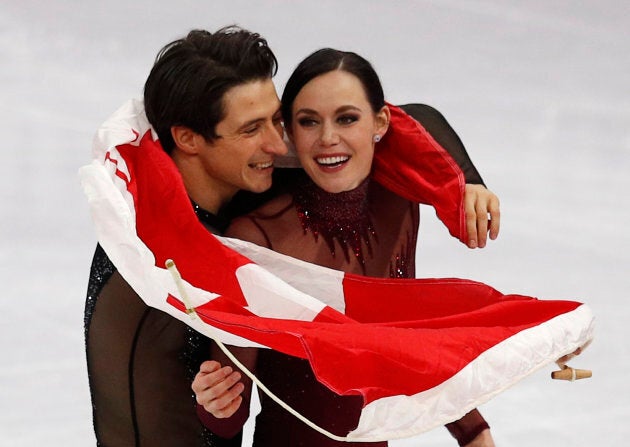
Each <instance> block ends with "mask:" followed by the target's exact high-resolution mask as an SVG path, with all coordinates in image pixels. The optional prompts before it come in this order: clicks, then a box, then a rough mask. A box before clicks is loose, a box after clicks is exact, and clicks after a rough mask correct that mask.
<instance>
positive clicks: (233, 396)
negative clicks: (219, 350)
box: [191, 360, 245, 418]
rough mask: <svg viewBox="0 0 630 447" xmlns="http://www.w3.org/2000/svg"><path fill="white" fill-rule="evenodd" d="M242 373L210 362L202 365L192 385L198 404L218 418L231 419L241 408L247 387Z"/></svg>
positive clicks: (212, 361)
mask: <svg viewBox="0 0 630 447" xmlns="http://www.w3.org/2000/svg"><path fill="white" fill-rule="evenodd" d="M240 380H241V373H240V372H238V371H234V370H233V369H232V367H230V366H224V367H221V364H220V363H219V362H216V361H214V360H208V361H205V362H203V363H202V364H201V367H200V369H199V372H198V373H197V375H196V376H195V380H193V383H192V386H191V387H192V389H193V391H194V392H195V396H196V397H197V403H199V405H201V406H203V408H204V409H205V410H206V411H207V412H208V413H210V414H212V415H213V416H214V417H216V418H229V417H230V416H232V415H233V414H234V413H236V411H237V410H238V409H239V407H240V406H241V403H242V402H243V397H242V396H241V393H242V392H243V390H244V389H245V386H244V385H243V383H242V382H241V381H240Z"/></svg>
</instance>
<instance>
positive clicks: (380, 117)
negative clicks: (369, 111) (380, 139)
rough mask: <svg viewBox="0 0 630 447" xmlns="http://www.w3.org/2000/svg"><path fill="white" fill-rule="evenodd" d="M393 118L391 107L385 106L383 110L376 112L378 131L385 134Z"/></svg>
mask: <svg viewBox="0 0 630 447" xmlns="http://www.w3.org/2000/svg"><path fill="white" fill-rule="evenodd" d="M391 118H392V114H391V112H390V111H389V107H387V106H383V107H382V108H381V110H379V111H378V113H377V114H376V132H377V133H378V134H379V135H381V136H383V135H385V133H386V132H387V129H389V122H390V120H391Z"/></svg>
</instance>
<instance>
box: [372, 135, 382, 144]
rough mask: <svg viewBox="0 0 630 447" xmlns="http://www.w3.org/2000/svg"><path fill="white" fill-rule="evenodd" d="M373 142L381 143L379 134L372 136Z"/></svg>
mask: <svg viewBox="0 0 630 447" xmlns="http://www.w3.org/2000/svg"><path fill="white" fill-rule="evenodd" d="M373 139H374V142H375V143H378V142H379V141H381V136H380V135H379V134H376V135H374V138H373Z"/></svg>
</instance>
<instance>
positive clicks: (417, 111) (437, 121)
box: [399, 104, 485, 186]
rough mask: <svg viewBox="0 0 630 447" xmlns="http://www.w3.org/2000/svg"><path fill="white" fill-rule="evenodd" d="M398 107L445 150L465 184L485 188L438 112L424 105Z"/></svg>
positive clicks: (453, 133)
mask: <svg viewBox="0 0 630 447" xmlns="http://www.w3.org/2000/svg"><path fill="white" fill-rule="evenodd" d="M399 107H400V108H401V109H403V110H404V111H405V112H406V113H407V114H408V115H410V116H412V117H413V118H414V119H415V120H416V121H418V122H419V123H420V124H422V126H423V127H424V128H425V129H426V130H427V131H428V132H429V133H430V134H431V136H432V137H433V138H435V141H437V142H438V143H439V144H440V145H441V146H442V147H443V148H444V149H446V151H447V152H448V153H449V154H450V155H451V157H453V159H454V160H455V162H456V163H457V164H458V165H459V167H460V169H461V170H462V171H463V173H464V177H465V178H466V183H470V184H481V185H484V186H485V184H484V182H483V179H482V178H481V175H480V174H479V172H478V171H477V168H475V165H474V164H473V162H472V160H471V159H470V157H469V156H468V152H466V148H465V147H464V144H463V143H462V140H461V139H460V138H459V136H458V135H457V133H456V132H455V130H453V128H452V127H451V125H450V124H449V123H448V121H446V118H444V116H443V115H442V114H441V113H440V112H438V111H437V110H436V109H434V108H433V107H431V106H428V105H426V104H404V105H401V106H399Z"/></svg>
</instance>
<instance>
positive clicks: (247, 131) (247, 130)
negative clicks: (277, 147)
mask: <svg viewBox="0 0 630 447" xmlns="http://www.w3.org/2000/svg"><path fill="white" fill-rule="evenodd" d="M259 129H260V125H258V124H257V125H255V126H251V127H247V128H245V129H243V133H244V134H247V135H253V134H255V133H256V132H258V130H259Z"/></svg>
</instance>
